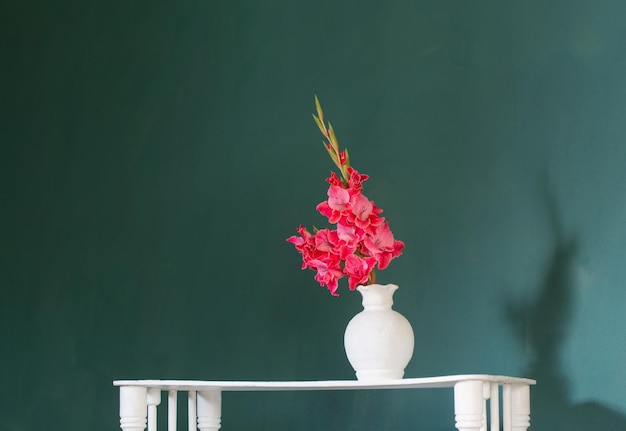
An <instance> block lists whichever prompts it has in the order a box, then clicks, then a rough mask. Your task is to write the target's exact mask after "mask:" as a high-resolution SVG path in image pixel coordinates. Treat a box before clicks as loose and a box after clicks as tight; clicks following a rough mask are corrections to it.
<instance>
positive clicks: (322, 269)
mask: <svg viewBox="0 0 626 431" xmlns="http://www.w3.org/2000/svg"><path fill="white" fill-rule="evenodd" d="M309 265H310V268H311V269H313V270H315V271H317V274H315V281H317V282H318V283H319V284H320V285H321V286H326V287H328V290H330V294H331V295H333V296H339V294H338V293H337V287H338V281H339V279H340V278H342V277H343V276H344V275H343V272H342V271H341V268H339V266H338V265H337V266H334V265H332V264H329V262H327V261H324V260H321V259H314V260H312V261H310V262H309Z"/></svg>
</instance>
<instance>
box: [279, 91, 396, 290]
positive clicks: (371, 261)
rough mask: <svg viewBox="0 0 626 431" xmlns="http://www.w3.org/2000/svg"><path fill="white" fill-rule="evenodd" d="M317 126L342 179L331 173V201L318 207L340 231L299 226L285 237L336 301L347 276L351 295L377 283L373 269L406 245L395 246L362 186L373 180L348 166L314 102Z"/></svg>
mask: <svg viewBox="0 0 626 431" xmlns="http://www.w3.org/2000/svg"><path fill="white" fill-rule="evenodd" d="M315 103H316V109H317V116H316V115H313V116H314V118H315V122H316V123H317V126H318V127H319V129H320V131H321V132H322V134H323V135H324V138H325V139H326V140H325V141H324V145H325V147H326V150H327V151H328V154H329V155H330V157H331V159H332V161H333V162H334V164H335V166H336V167H337V168H338V169H339V171H340V173H341V175H340V176H337V175H336V174H335V173H334V172H331V174H330V177H328V178H327V179H326V182H328V184H329V188H328V191H327V196H328V198H327V199H326V200H325V201H323V202H321V203H319V204H318V205H317V207H316V209H317V211H319V213H320V214H322V215H323V216H325V217H326V218H327V219H328V221H329V222H330V223H331V224H335V225H336V226H337V228H336V229H334V230H333V229H329V228H325V229H320V230H317V229H316V230H315V234H311V233H310V232H309V231H308V230H306V229H305V228H304V227H302V226H300V227H298V234H299V235H294V236H291V237H289V238H287V242H290V243H291V244H293V245H294V246H295V248H296V250H298V252H299V253H300V254H301V256H302V269H306V268H309V269H311V270H313V271H315V280H316V281H317V282H318V283H320V285H322V286H326V287H328V290H329V291H330V293H331V295H333V296H338V293H337V286H338V281H339V279H341V278H343V277H346V276H347V277H348V286H349V287H350V290H354V289H356V287H357V286H358V285H359V284H363V285H366V284H369V283H375V282H376V274H375V272H374V268H375V267H376V266H378V269H385V268H386V267H387V266H388V265H389V262H390V261H391V260H392V259H394V258H396V257H398V256H400V255H401V254H402V250H403V249H404V243H403V242H402V241H397V240H396V239H395V238H394V237H393V234H392V233H391V230H390V229H389V225H388V224H387V222H386V221H385V217H382V216H381V214H382V212H383V210H382V209H381V208H378V207H377V206H376V204H375V203H374V202H373V201H370V200H369V199H368V198H367V197H366V196H365V195H364V194H363V193H362V190H363V182H365V181H366V180H367V179H368V178H369V177H368V176H367V175H365V174H361V173H359V172H358V171H357V170H356V169H354V168H352V167H351V166H350V158H349V157H348V152H347V150H343V151H342V150H340V148H339V144H338V142H337V138H336V136H335V132H334V130H333V128H332V127H331V126H330V123H328V125H326V122H325V121H324V116H323V113H322V108H321V106H320V104H319V100H317V98H316V102H315Z"/></svg>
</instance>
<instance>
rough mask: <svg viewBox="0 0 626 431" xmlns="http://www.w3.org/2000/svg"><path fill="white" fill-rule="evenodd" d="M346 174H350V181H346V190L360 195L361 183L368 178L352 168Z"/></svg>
mask: <svg viewBox="0 0 626 431" xmlns="http://www.w3.org/2000/svg"><path fill="white" fill-rule="evenodd" d="M348 174H350V179H349V180H348V188H349V189H350V191H351V192H356V193H360V192H361V190H362V189H363V181H365V180H367V179H368V178H369V176H368V175H365V174H360V173H359V172H358V171H357V170H356V169H354V168H351V167H350V168H348Z"/></svg>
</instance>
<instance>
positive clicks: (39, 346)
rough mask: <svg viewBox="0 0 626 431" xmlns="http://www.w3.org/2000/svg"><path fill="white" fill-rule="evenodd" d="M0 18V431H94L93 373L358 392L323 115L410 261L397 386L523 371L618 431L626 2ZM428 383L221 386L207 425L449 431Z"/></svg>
mask: <svg viewBox="0 0 626 431" xmlns="http://www.w3.org/2000/svg"><path fill="white" fill-rule="evenodd" d="M6 3H8V2H5V3H3V4H2V6H0V35H1V36H2V38H1V43H0V49H1V51H0V54H1V56H2V62H1V63H0V83H1V84H0V85H1V87H0V91H1V93H0V125H1V127H0V143H1V147H0V149H1V150H0V175H1V178H0V180H1V182H0V197H1V202H2V203H1V204H0V206H1V209H0V222H1V223H0V288H1V292H2V296H1V299H0V343H1V345H2V353H0V382H1V387H2V389H3V390H2V391H0V430H1V431H22V430H24V431H29V430H35V429H43V428H46V429H53V430H56V429H59V430H61V429H63V430H78V429H92V430H114V429H118V428H117V427H118V426H119V422H118V417H117V402H118V400H117V396H118V395H117V391H116V389H115V388H113V387H112V384H111V382H112V380H114V379H136V378H172V379H176V378H179V379H214V380H218V379H250V380H278V379H280V380H300V379H302V380H304V379H350V378H353V373H352V370H351V369H350V367H349V365H348V363H347V361H346V359H345V357H344V353H343V346H342V337H343V330H344V327H345V325H346V323H347V321H348V320H349V319H350V317H351V316H352V315H354V314H355V313H356V312H358V310H359V309H360V298H359V295H358V294H355V293H352V292H348V291H347V288H346V286H345V285H343V286H342V287H341V293H342V295H341V296H340V297H339V298H332V297H330V295H328V294H327V293H326V291H325V290H324V289H322V288H320V287H318V286H317V285H316V283H315V282H314V280H313V277H312V275H313V274H312V273H310V272H308V271H307V272H302V271H300V269H299V268H300V258H299V256H298V255H297V253H296V252H295V251H294V250H293V248H292V247H291V246H290V245H289V244H287V243H286V242H285V241H284V240H285V238H286V237H288V236H290V235H292V234H293V232H294V229H295V228H296V227H297V226H298V225H299V224H300V223H302V224H306V225H309V226H310V225H317V226H320V225H322V224H323V223H324V220H323V219H322V218H321V216H320V215H318V214H316V212H315V209H314V208H315V205H316V204H317V203H318V202H320V201H321V200H323V199H324V197H325V192H326V185H325V182H324V179H325V178H326V176H327V175H328V173H329V171H330V169H331V164H330V161H329V160H328V158H327V155H326V154H325V152H324V150H323V149H322V147H321V146H320V144H319V142H320V136H319V134H318V131H317V130H316V128H315V125H314V123H313V121H312V119H311V113H312V112H313V108H314V106H313V94H318V95H319V97H320V99H321V101H322V103H323V106H324V108H325V112H326V114H327V117H328V118H330V119H331V121H332V122H333V125H334V126H335V128H336V130H337V133H338V136H339V140H340V142H341V143H342V144H343V145H344V146H346V147H348V148H349V150H350V154H351V158H352V163H353V165H354V166H355V167H357V168H358V169H359V170H361V171H362V172H365V173H368V174H370V176H371V179H370V181H369V182H367V183H366V184H365V186H366V190H365V192H366V194H367V195H368V196H369V197H370V198H372V199H374V200H375V201H376V202H377V204H379V205H380V206H382V207H383V208H384V209H385V214H386V216H387V219H388V220H389V221H390V224H391V227H392V229H393V231H394V233H395V235H396V237H397V238H399V239H402V240H404V241H405V243H406V250H405V253H404V255H403V256H402V257H401V258H400V259H398V260H396V261H394V262H392V264H391V266H390V267H389V269H387V270H386V271H383V272H382V273H381V274H379V280H380V281H381V282H393V283H396V284H398V285H400V289H399V291H398V292H397V293H396V296H395V299H396V306H395V307H396V309H397V310H398V311H400V312H401V313H403V314H404V315H405V316H406V317H407V318H408V319H409V320H410V321H411V322H412V324H413V327H414V330H415V336H416V351H415V355H414V357H413V360H412V362H411V363H410V365H409V367H408V369H407V376H411V377H417V376H431V375H440V374H457V373H490V374H511V375H523V376H528V377H533V378H537V379H538V380H539V385H538V386H537V387H535V388H534V389H533V412H534V417H533V423H534V425H533V429H535V430H548V429H568V430H572V431H582V430H587V429H606V430H623V429H626V404H625V403H624V399H626V386H624V382H626V367H625V366H624V364H625V363H626V329H625V328H626V317H625V314H624V303H625V302H626V290H624V286H623V284H624V279H626V266H625V265H623V261H624V257H625V256H626V228H625V227H624V226H626V223H625V222H626V205H625V204H624V197H623V195H624V190H626V169H624V164H625V162H626V145H625V141H626V121H625V120H626V118H625V113H626V51H625V50H624V48H623V45H624V40H625V38H626V26H625V25H624V22H623V17H624V16H625V14H626V4H625V3H624V2H622V1H619V0H614V1H602V0H601V1H597V2H585V1H571V0H570V1H565V0H549V1H545V0H544V1H539V0H531V1H524V2H500V1H483V2H465V1H458V2H455V1H452V2H444V1H439V2H436V1H414V2H377V1H326V0H322V1H319V2H293V1H268V2H257V1H241V2H237V1H230V2H229V1H213V2H206V1H204V2H203V1H200V2H191V1H180V2H161V1H153V2H145V3H140V2H116V3H117V4H115V3H112V2H69V1H65V2H41V1H40V2H35V1H21V2H13V3H14V4H6ZM451 403H452V400H451V396H450V394H449V392H447V391H424V392H419V391H417V392H411V391H408V392H406V391H405V392H402V391H388V392H358V393H351V392H342V393H325V394H324V393H313V394H309V393H297V394H289V393H273V394H265V395H262V394H231V393H228V394H225V395H224V420H223V429H224V430H252V429H255V430H263V429H291V428H301V429H316V430H317V429H319V430H322V429H323V430H361V429H390V430H391V429H393V430H396V429H406V430H408V429H426V428H428V429H430V430H444V429H445V430H449V429H452V426H453V424H452V420H451V417H452V416H451V412H452V404H451Z"/></svg>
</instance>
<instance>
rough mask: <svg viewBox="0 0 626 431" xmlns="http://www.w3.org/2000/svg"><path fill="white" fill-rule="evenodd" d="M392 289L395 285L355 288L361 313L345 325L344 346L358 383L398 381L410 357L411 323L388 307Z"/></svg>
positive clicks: (411, 351)
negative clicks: (359, 298) (359, 381)
mask: <svg viewBox="0 0 626 431" xmlns="http://www.w3.org/2000/svg"><path fill="white" fill-rule="evenodd" d="M396 289H398V286H396V285H395V284H387V285H380V284H370V285H367V286H359V287H357V290H358V291H359V292H360V293H361V295H362V296H363V311H361V312H360V313H358V314H357V315H356V316H354V317H353V318H352V320H350V322H349V323H348V326H347V327H346V332H345V334H344V347H345V350H346V356H347V357H348V361H349V362H350V365H352V368H354V371H355V372H356V377H357V379H358V380H388V379H401V378H402V377H403V376H404V369H405V368H406V366H407V364H408V363H409V361H410V360H411V357H412V356H413V345H414V342H415V340H414V335H413V329H412V328H411V324H410V323H409V321H408V320H407V319H406V318H405V317H404V316H402V315H401V314H400V313H398V312H397V311H395V310H393V309H392V308H391V306H392V305H393V293H394V292H395V291H396Z"/></svg>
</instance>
